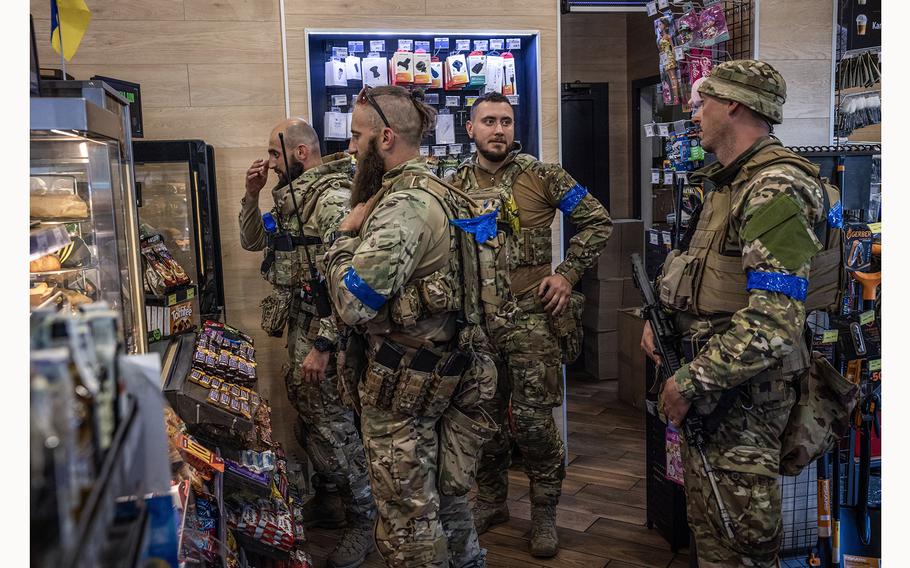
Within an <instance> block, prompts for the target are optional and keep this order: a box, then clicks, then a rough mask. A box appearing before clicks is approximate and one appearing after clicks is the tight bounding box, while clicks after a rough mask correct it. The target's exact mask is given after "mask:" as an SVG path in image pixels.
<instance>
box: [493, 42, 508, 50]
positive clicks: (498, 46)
mask: <svg viewBox="0 0 910 568" xmlns="http://www.w3.org/2000/svg"><path fill="white" fill-rule="evenodd" d="M505 46H506V40H504V39H491V40H490V49H493V50H496V51H502V50H503V49H505V48H506V47H505Z"/></svg>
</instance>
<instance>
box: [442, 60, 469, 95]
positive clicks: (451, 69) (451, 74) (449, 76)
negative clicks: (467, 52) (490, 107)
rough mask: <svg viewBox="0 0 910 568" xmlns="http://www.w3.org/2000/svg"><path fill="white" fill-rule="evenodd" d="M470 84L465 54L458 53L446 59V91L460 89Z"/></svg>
mask: <svg viewBox="0 0 910 568" xmlns="http://www.w3.org/2000/svg"><path fill="white" fill-rule="evenodd" d="M468 82H469V78H468V62H467V60H466V59H465V56H464V54H461V53H458V54H455V55H450V56H448V57H446V82H445V85H446V90H449V89H460V88H461V87H463V86H464V85H467V84H468Z"/></svg>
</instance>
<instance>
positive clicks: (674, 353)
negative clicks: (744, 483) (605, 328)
mask: <svg viewBox="0 0 910 568" xmlns="http://www.w3.org/2000/svg"><path fill="white" fill-rule="evenodd" d="M631 258H632V278H633V279H634V280H635V286H637V287H638V289H639V290H640V291H641V296H642V299H643V300H644V302H645V304H644V306H643V310H644V313H645V315H646V317H647V319H648V322H649V323H650V325H651V331H652V332H653V334H654V346H655V347H656V349H657V352H658V353H659V354H660V360H661V364H660V367H659V370H658V372H659V373H660V380H661V382H663V381H666V380H668V379H670V378H671V377H672V376H673V375H674V374H675V373H676V371H678V370H679V368H680V367H682V360H683V357H682V353H681V352H680V350H679V339H680V336H679V333H678V332H677V331H676V326H675V325H674V323H673V320H672V319H671V318H670V315H669V314H668V313H667V312H665V311H664V309H663V307H662V306H661V305H660V300H658V297H657V294H656V293H655V291H654V286H653V285H652V284H651V281H650V280H649V279H648V273H647V272H646V271H645V265H644V263H643V262H642V260H641V256H640V255H639V254H637V253H636V254H633V255H631ZM682 430H683V436H685V438H686V442H687V443H688V444H689V445H690V446H691V447H693V448H695V449H696V450H697V451H698V453H699V456H700V457H701V461H702V465H703V466H704V468H705V473H706V474H707V476H708V481H709V482H710V484H711V492H712V493H713V494H714V498H715V500H716V501H717V508H718V510H719V511H720V517H721V521H722V523H723V525H724V531H725V532H726V533H727V538H729V539H731V540H732V539H733V538H734V532H733V521H732V520H731V519H730V513H729V512H728V511H727V507H726V506H725V505H724V501H723V498H722V497H721V495H720V490H719V489H718V487H717V476H716V475H715V474H714V468H713V467H712V466H711V464H710V462H709V461H708V456H707V454H705V435H704V431H703V429H702V420H701V416H699V415H698V414H697V413H696V412H695V409H694V408H693V409H691V410H690V411H689V414H688V415H687V416H686V419H685V421H684V422H683V424H682Z"/></svg>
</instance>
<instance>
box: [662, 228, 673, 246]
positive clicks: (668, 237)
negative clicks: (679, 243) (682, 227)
mask: <svg viewBox="0 0 910 568" xmlns="http://www.w3.org/2000/svg"><path fill="white" fill-rule="evenodd" d="M660 236H661V238H662V239H663V241H664V244H665V245H667V246H668V247H671V246H673V235H672V234H670V231H661V232H660Z"/></svg>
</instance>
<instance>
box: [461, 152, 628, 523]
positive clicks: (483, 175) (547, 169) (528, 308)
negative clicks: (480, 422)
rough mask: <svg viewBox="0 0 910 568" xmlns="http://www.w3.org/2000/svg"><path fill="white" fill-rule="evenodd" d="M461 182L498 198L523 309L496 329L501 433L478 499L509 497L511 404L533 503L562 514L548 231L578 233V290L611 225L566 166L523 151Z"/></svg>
mask: <svg viewBox="0 0 910 568" xmlns="http://www.w3.org/2000/svg"><path fill="white" fill-rule="evenodd" d="M455 183H456V184H457V185H459V186H460V187H461V188H462V189H463V190H465V191H466V192H467V193H468V195H471V196H473V197H475V198H477V197H482V196H484V195H485V194H487V193H490V191H492V192H493V193H494V194H498V198H499V200H500V203H501V205H500V214H499V219H498V220H499V225H500V228H501V229H503V230H504V231H505V232H506V234H507V236H506V237H505V239H506V241H507V243H508V249H509V250H508V251H507V256H508V265H507V270H508V271H509V274H508V279H507V285H508V286H510V287H511V294H512V295H514V297H515V298H516V300H517V302H518V307H519V308H520V315H518V316H517V317H513V318H510V319H508V318H503V319H504V321H505V324H504V325H503V327H501V328H500V329H490V335H491V338H493V339H494V341H495V343H496V347H497V348H498V350H499V355H500V368H499V377H500V380H499V385H498V389H497V395H496V397H495V398H494V400H492V401H491V402H490V403H489V404H488V405H487V407H486V408H487V411H488V412H489V413H490V414H491V415H492V416H493V418H494V419H495V420H496V421H497V422H498V423H499V424H500V429H499V432H498V433H497V435H496V436H494V438H493V440H491V441H490V442H488V443H487V445H486V446H485V447H484V452H483V456H482V458H481V463H480V467H479V469H478V472H477V499H478V501H482V502H486V503H494V504H502V503H504V502H505V501H506V498H507V496H508V489H509V487H508V469H509V464H510V462H511V457H512V456H511V445H510V434H509V424H508V422H507V420H506V410H507V408H508V404H509V402H510V400H511V403H512V419H513V421H514V426H515V440H516V442H517V443H518V447H519V448H520V450H521V453H522V456H523V459H524V462H523V463H524V468H525V473H526V474H527V475H528V479H530V481H531V502H532V503H533V504H536V505H546V506H555V505H556V504H557V502H558V501H559V496H560V493H561V490H562V480H563V478H564V477H565V465H564V462H565V448H564V446H563V443H562V439H561V438H560V436H559V431H558V429H557V427H556V423H555V421H554V419H553V411H552V409H553V408H554V407H557V406H560V405H561V404H562V400H563V389H562V368H561V366H562V360H563V353H562V349H561V347H560V344H561V342H560V340H559V339H557V337H556V336H555V335H554V331H553V327H552V321H551V319H552V318H551V317H550V316H549V315H548V314H547V313H546V312H545V311H544V307H543V304H542V303H541V301H540V298H539V296H538V293H537V288H538V286H539V285H540V281H541V280H543V279H544V278H546V277H547V276H550V274H551V273H552V272H551V271H552V251H553V243H552V239H551V230H550V226H551V224H552V222H553V218H554V215H555V213H556V211H557V210H559V211H562V213H563V214H564V215H566V217H567V218H568V219H569V220H570V221H572V223H574V224H575V225H576V226H577V228H578V232H577V233H576V235H575V236H574V237H572V239H571V241H570V243H569V249H568V251H567V252H566V259H565V261H564V262H562V263H561V264H560V265H559V266H557V267H556V270H555V273H556V274H562V275H563V276H564V277H565V278H566V279H567V280H568V281H569V283H571V284H572V285H573V286H574V285H575V284H576V283H578V280H579V279H580V278H581V276H582V274H583V273H584V271H585V270H586V269H588V268H590V267H591V266H592V265H593V264H594V262H595V261H596V259H597V256H598V255H599V254H600V251H601V250H603V247H604V246H605V245H606V241H607V239H608V238H609V237H610V234H611V232H612V230H613V222H612V220H611V219H610V216H609V214H608V213H607V210H606V209H604V207H603V205H601V204H600V202H599V201H597V199H595V198H594V197H593V196H592V195H591V194H589V193H588V191H587V190H586V189H585V188H584V187H582V186H581V185H579V184H578V183H577V182H576V181H575V180H574V179H572V176H570V175H569V174H568V173H567V172H566V171H565V170H563V169H562V168H561V167H560V166H559V165H557V164H546V163H543V162H540V161H538V160H537V159H535V158H534V157H533V156H530V155H528V154H521V153H520V151H517V150H516V151H513V152H512V153H511V154H510V155H509V156H508V157H507V158H506V160H505V162H504V163H503V164H502V166H500V167H499V169H498V170H497V171H496V172H488V171H486V170H484V169H483V168H482V167H481V166H480V164H479V163H478V162H477V159H476V156H474V157H472V158H471V159H469V160H467V161H465V162H464V163H462V164H461V166H460V167H459V169H458V172H457V174H456V180H455ZM493 198H494V199H496V196H494V197H493ZM509 282H510V283H509ZM567 312H569V308H568V307H567ZM490 327H492V326H490Z"/></svg>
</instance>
